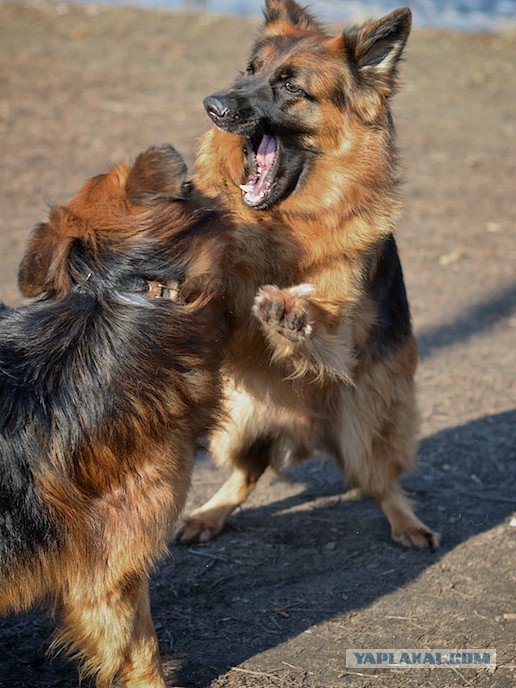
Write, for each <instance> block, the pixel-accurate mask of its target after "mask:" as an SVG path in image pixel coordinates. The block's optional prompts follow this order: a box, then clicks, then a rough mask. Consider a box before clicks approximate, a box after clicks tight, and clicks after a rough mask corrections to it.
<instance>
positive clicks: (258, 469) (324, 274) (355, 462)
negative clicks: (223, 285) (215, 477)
mask: <svg viewBox="0 0 516 688" xmlns="http://www.w3.org/2000/svg"><path fill="white" fill-rule="evenodd" d="M410 26H411V15H410V10H409V9H407V8H402V9H399V10H396V11H395V12H393V13H392V14H390V15H388V16H387V17H385V18H384V19H381V20H380V21H377V22H369V23H366V24H364V25H363V26H359V27H356V28H352V29H349V30H346V31H344V32H343V33H342V34H341V35H339V36H336V37H334V36H329V35H328V34H326V33H325V32H324V31H323V30H322V28H321V26H320V24H319V23H318V22H317V21H316V20H315V19H314V18H313V17H312V15H311V14H310V13H308V12H307V11H306V10H304V9H302V8H300V7H299V6H298V5H297V4H296V3H295V2H294V0H267V1H266V8H265V23H264V26H263V28H262V31H261V33H260V34H259V36H258V38H257V40H256V43H255V44H254V46H253V47H252V50H251V55H250V58H249V62H248V65H247V69H246V71H245V73H244V74H243V75H242V76H240V77H239V78H238V80H237V81H236V82H235V83H234V84H233V85H232V86H231V87H229V88H228V89H226V90H223V91H219V92H218V93H214V94H213V95H212V96H209V97H208V98H206V100H205V107H206V110H207V112H208V114H209V116H210V118H211V119H212V120H213V123H214V124H215V127H213V128H212V129H211V130H210V131H209V132H208V133H207V134H206V136H205V137H204V138H203V140H202V142H201V146H200V150H199V155H198V158H197V174H196V183H197V185H198V186H199V188H200V189H201V190H203V191H204V192H205V193H206V194H207V195H209V196H212V197H214V196H217V195H219V194H220V195H221V198H222V203H223V205H224V208H225V209H226V211H227V212H228V213H229V214H230V215H231V216H232V217H233V218H235V219H236V220H237V221H238V222H239V223H240V239H239V242H238V246H237V249H238V254H237V255H238V260H237V261H236V263H235V266H234V268H232V270H233V279H234V283H235V285H236V286H238V293H237V290H236V289H235V297H234V298H235V303H236V304H237V305H236V307H235V313H237V314H239V318H240V321H241V323H242V325H241V327H239V328H238V331H236V333H235V336H234V337H232V340H231V342H230V344H229V347H228V352H229V362H228V371H227V372H228V376H229V378H230V380H231V382H230V384H229V385H228V388H227V409H228V412H229V413H230V414H231V417H232V422H231V423H229V424H228V425H227V426H226V428H225V429H224V430H223V431H220V432H218V433H217V434H216V435H215V436H214V438H213V442H212V451H213V453H214V455H215V457H216V458H217V459H218V460H220V461H222V462H225V463H226V464H229V465H230V466H231V467H232V468H233V470H234V473H233V475H232V476H231V477H230V479H229V481H228V482H227V483H226V484H225V485H224V486H223V488H222V489H221V490H220V492H219V493H217V494H216V495H215V496H214V497H213V499H211V500H210V501H209V502H208V503H207V504H205V505H204V506H203V507H201V508H200V509H198V510H197V511H195V512H194V513H192V514H191V515H190V516H189V517H188V518H186V519H185V520H184V522H183V523H182V526H181V528H180V529H179V532H180V534H181V536H182V537H183V538H184V539H195V538H198V539H201V540H207V539H209V538H210V537H212V536H213V535H215V534H216V533H218V532H219V531H220V530H221V529H222V527H223V525H224V523H225V521H226V519H227V518H228V516H229V514H230V513H231V512H232V511H233V509H235V508H236V507H237V506H238V505H239V504H240V503H242V502H243V501H244V500H245V499H246V497H247V496H248V494H249V493H250V492H251V490H252V489H253V488H254V486H255V485H256V482H257V480H258V479H259V477H260V475H261V474H262V473H263V471H264V470H265V469H266V468H267V466H268V465H270V464H274V463H281V462H282V461H284V460H285V458H290V459H302V458H305V457H306V456H308V455H310V454H312V453H313V452H317V451H324V452H326V453H330V454H332V455H333V456H334V457H335V460H336V461H337V463H338V465H339V466H341V467H342V469H343V471H344V473H345V475H346V477H347V479H348V481H349V483H350V484H355V485H358V486H359V487H360V488H361V489H362V491H363V492H364V493H366V494H369V495H372V496H373V497H374V498H375V500H376V501H377V502H378V504H379V505H380V506H381V508H382V509H383V511H384V512H385V514H386V516H387V518H388V520H389V522H390V525H391V531H392V536H393V538H394V539H395V540H396V541H398V542H400V543H402V544H404V545H407V546H414V547H419V548H423V547H428V546H430V547H435V546H436V545H437V542H438V538H437V536H436V534H435V533H433V532H432V531H431V530H430V529H429V528H427V527H426V526H425V525H424V524H423V523H422V522H421V521H420V520H419V519H418V518H417V517H416V516H415V515H414V512H413V510H412V507H411V505H410V503H409V501H408V499H407V498H406V496H405V495H404V494H403V492H402V490H401V487H400V484H399V477H400V475H401V474H402V473H403V472H404V471H406V470H407V469H409V468H410V467H411V466H412V465H413V463H414V454H415V449H416V434H417V427H418V424H417V411H416V401H415V392H414V373H415V370H416V364H417V347H416V342H415V340H414V336H413V334H412V327H411V320H410V312H409V305H408V302H407V297H406V293H405V286H404V280H403V274H402V269H401V265H400V260H399V256H398V251H397V247H396V241H395V239H394V236H393V224H394V217H395V215H396V213H397V212H398V209H399V208H398V206H399V204H398V200H397V185H398V174H397V166H396V161H397V154H396V148H395V137H394V127H393V123H392V117H391V112H390V108H389V101H390V98H391V96H392V95H393V94H394V92H395V90H396V83H397V68H398V62H399V59H400V57H401V54H402V51H403V48H404V46H405V43H406V41H407V38H408V35H409V32H410ZM260 284H274V285H277V287H279V289H278V288H275V287H268V288H266V289H264V290H262V292H261V295H260V296H259V297H258V299H257V302H256V306H255V315H256V316H257V318H256V319H255V322H252V320H251V319H250V318H249V316H248V313H249V308H250V306H251V305H252V302H253V299H254V296H255V292H256V289H257V287H258V286H259V285H260ZM296 284H297V285H300V286H298V287H295V288H293V289H288V287H291V285H296ZM264 336H265V340H266V342H267V344H268V351H267V347H266V346H264Z"/></svg>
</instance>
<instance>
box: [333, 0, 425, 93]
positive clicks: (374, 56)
mask: <svg viewBox="0 0 516 688" xmlns="http://www.w3.org/2000/svg"><path fill="white" fill-rule="evenodd" d="M411 24H412V13H411V11H410V9H409V8H408V7H400V8H399V9H397V10H394V12H391V14H389V15H387V16H386V17H384V18H383V19H380V20H379V21H377V22H374V23H370V24H365V25H364V26H362V27H360V28H358V29H355V30H353V31H350V32H346V33H344V36H343V39H344V43H345V45H346V48H347V52H348V55H349V56H350V58H351V59H352V61H353V62H354V64H355V66H356V67H357V68H358V70H359V73H360V75H361V76H362V77H363V78H364V79H367V80H368V81H373V82H375V83H376V85H377V87H378V88H379V90H382V86H383V93H384V94H385V95H389V94H390V93H392V92H393V91H394V89H395V82H396V75H397V64H398V62H399V59H400V57H401V54H402V52H403V48H404V47H405V44H406V42H407V38H408V36H409V33H410V28H411Z"/></svg>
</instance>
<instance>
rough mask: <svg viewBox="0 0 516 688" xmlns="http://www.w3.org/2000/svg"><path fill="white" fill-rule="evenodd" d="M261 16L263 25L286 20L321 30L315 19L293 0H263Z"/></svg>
mask: <svg viewBox="0 0 516 688" xmlns="http://www.w3.org/2000/svg"><path fill="white" fill-rule="evenodd" d="M263 16H264V17H265V26H269V25H270V24H274V23H276V22H286V23H288V24H293V25H294V26H299V27H302V28H305V29H316V30H317V31H320V30H321V26H320V24H319V22H318V21H317V19H316V18H315V17H314V16H313V15H312V14H311V13H310V12H308V10H306V9H305V8H304V7H301V6H300V5H298V4H297V2H295V1H294V0H265V7H264V9H263Z"/></svg>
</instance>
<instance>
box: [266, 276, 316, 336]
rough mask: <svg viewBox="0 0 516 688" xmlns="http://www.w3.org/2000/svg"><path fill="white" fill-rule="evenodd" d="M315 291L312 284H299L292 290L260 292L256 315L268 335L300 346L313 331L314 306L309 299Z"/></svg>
mask: <svg viewBox="0 0 516 688" xmlns="http://www.w3.org/2000/svg"><path fill="white" fill-rule="evenodd" d="M313 291H314V287H313V286H312V285H311V284H298V285H297V286H295V287H290V288H289V289H279V288H278V287H274V286H272V285H269V284H268V285H266V286H264V287H261V288H260V289H259V291H258V293H257V295H256V297H255V300H254V306H253V313H254V315H255V316H256V317H257V318H258V320H260V322H261V324H262V326H263V327H264V329H265V330H266V331H267V330H268V331H269V332H276V333H278V334H280V335H281V336H282V337H285V338H286V339H288V340H289V341H291V342H294V343H296V344H298V343H300V342H302V341H303V340H304V339H305V338H306V337H307V336H308V335H309V334H310V333H311V331H312V325H311V323H310V305H309V303H308V300H307V298H306V297H307V296H309V295H310V294H312V293H313Z"/></svg>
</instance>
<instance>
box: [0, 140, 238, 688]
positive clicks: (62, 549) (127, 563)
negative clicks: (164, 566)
mask: <svg viewBox="0 0 516 688" xmlns="http://www.w3.org/2000/svg"><path fill="white" fill-rule="evenodd" d="M185 171H186V169H185V166H184V163H183V161H182V159H181V158H180V156H179V155H178V154H177V153H176V152H175V151H174V150H173V149H172V148H170V147H166V146H165V147H159V148H158V147H156V148H151V149H149V150H148V151H146V152H145V153H142V154H141V155H140V156H139V157H138V158H137V159H136V161H135V163H134V164H133V165H131V166H129V165H119V166H117V167H115V168H114V169H112V170H111V171H110V172H109V173H108V174H104V175H100V176H98V177H95V178H93V179H91V180H90V181H88V182H87V183H86V184H85V185H84V187H83V188H82V190H81V191H80V193H79V194H77V195H76V196H75V197H74V198H73V199H72V200H71V201H70V202H69V203H67V205H65V206H64V207H55V208H53V209H52V210H51V211H50V214H49V217H48V219H47V220H46V221H45V222H43V223H42V224H41V225H39V226H38V227H37V228H36V230H35V232H34V235H33V237H32V240H31V242H30V245H29V247H28V251H27V254H26V256H25V258H24V260H23V262H22V265H21V268H20V286H21V289H22V291H23V292H24V293H25V294H26V295H30V296H36V295H38V294H41V293H42V292H46V295H45V296H43V297H42V298H41V299H39V300H37V301H35V302H32V303H30V304H28V305H26V306H22V307H21V308H19V309H17V310H9V309H7V308H5V307H3V309H2V310H1V311H0V448H1V452H0V491H1V495H2V497H1V500H0V574H1V575H0V612H1V613H4V614H5V613H8V612H9V611H12V610H14V611H16V610H21V609H27V608H29V607H30V606H32V605H33V604H35V603H37V602H38V601H40V600H43V599H45V598H46V599H49V600H50V601H51V603H52V605H53V606H54V608H55V609H56V610H57V611H58V613H59V615H60V617H61V625H60V630H59V634H58V636H57V639H56V642H57V643H65V644H67V645H69V646H70V647H71V650H72V651H73V652H74V654H75V656H76V657H78V658H79V659H81V660H82V661H83V669H84V671H85V673H90V674H93V675H95V676H96V677H97V681H98V684H99V685H101V686H107V685H112V682H113V681H114V682H116V684H117V685H125V686H128V687H131V688H144V687H145V688H158V687H160V688H162V687H163V686H165V682H164V679H163V675H162V669H161V662H160V658H159V651H158V644H157V640H156V634H155V631H154V626H153V623H152V619H151V615H150V610H149V599H148V576H149V570H150V569H151V567H152V566H153V564H154V562H155V561H156V558H157V557H158V556H159V555H161V554H163V553H164V552H165V551H166V548H167V539H168V536H169V533H170V530H171V528H172V527H173V525H174V523H175V521H176V519H177V517H178V515H179V513H180V511H181V509H182V508H183V505H184V502H185V498H186V493H187V488H188V485H189V480H190V470H191V465H192V460H193V455H194V451H195V440H196V438H197V437H198V436H200V435H202V434H204V433H206V432H207V431H209V430H210V428H212V426H213V423H214V422H215V421H216V419H217V414H218V410H219V397H220V385H219V372H218V371H219V367H220V356H221V353H220V352H222V350H223V346H222V345H223V341H224V338H225V336H226V335H225V331H224V328H225V319H224V316H223V313H222V306H221V301H220V298H219V296H220V293H221V289H220V285H221V284H222V282H223V280H224V279H225V277H224V275H225V273H226V272H227V267H226V265H225V262H226V256H227V250H226V247H225V244H224V236H225V235H224V231H225V230H224V227H222V226H221V225H220V224H217V222H216V218H215V216H213V215H212V214H211V213H210V212H209V211H203V210H199V209H198V207H199V203H198V201H197V199H196V198H195V194H194V193H193V194H192V193H191V191H190V188H189V185H188V184H186V183H184V178H185ZM226 224H227V223H226Z"/></svg>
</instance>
